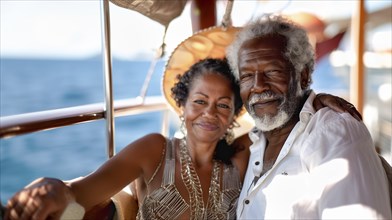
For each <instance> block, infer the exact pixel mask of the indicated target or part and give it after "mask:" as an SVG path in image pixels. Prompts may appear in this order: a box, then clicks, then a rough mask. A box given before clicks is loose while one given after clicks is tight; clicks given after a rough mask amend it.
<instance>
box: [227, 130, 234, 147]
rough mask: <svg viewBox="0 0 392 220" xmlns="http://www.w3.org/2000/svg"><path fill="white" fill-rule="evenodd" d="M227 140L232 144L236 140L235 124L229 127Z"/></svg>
mask: <svg viewBox="0 0 392 220" xmlns="http://www.w3.org/2000/svg"><path fill="white" fill-rule="evenodd" d="M225 139H226V142H227V143H228V144H229V145H230V144H231V143H233V141H234V132H233V126H232V125H230V127H229V128H228V129H227V132H226V135H225Z"/></svg>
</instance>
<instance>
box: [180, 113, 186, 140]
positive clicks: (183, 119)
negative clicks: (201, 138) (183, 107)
mask: <svg viewBox="0 0 392 220" xmlns="http://www.w3.org/2000/svg"><path fill="white" fill-rule="evenodd" d="M180 120H181V126H180V131H181V133H182V135H183V137H185V136H186V133H187V132H186V126H185V118H184V116H182V115H181V116H180Z"/></svg>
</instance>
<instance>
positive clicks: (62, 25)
mask: <svg viewBox="0 0 392 220" xmlns="http://www.w3.org/2000/svg"><path fill="white" fill-rule="evenodd" d="M315 2H318V4H321V6H320V5H318V6H315ZM355 4H356V1H354V0H347V1H334V0H332V1H326V0H324V1H322V0H320V1H283V0H282V1H266V0H264V1H260V0H259V1H256V0H237V1H235V3H234V9H233V12H232V20H233V25H235V26H241V25H243V24H244V23H246V21H248V20H249V19H250V18H251V17H252V14H260V13H264V12H268V13H270V12H276V11H280V10H282V9H283V11H284V12H289V13H290V12H293V11H296V10H302V11H308V12H312V11H314V10H315V9H322V10H318V11H317V13H318V16H319V17H320V18H328V17H329V16H335V17H342V18H344V17H347V16H350V14H351V13H352V12H353V9H354V8H355ZM386 5H389V6H391V3H390V1H389V0H368V1H367V8H368V9H369V10H375V9H377V8H380V7H385V6H386ZM224 7H225V1H218V9H220V10H219V11H220V13H218V20H221V19H220V18H222V16H223V13H222V11H223V10H222V9H223V8H224ZM100 11H101V2H100V1H98V0H79V1H76V0H52V1H38V0H0V56H1V57H44V58H88V57H94V56H98V55H100V53H101V48H102V42H101V39H102V38H101V35H102V30H101V17H100ZM188 15H189V5H188V6H187V7H186V9H185V10H184V12H183V14H182V16H180V17H179V18H176V19H175V20H173V21H172V23H171V24H170V26H169V30H168V33H167V37H166V44H167V50H166V51H167V52H169V53H170V52H171V51H172V50H173V49H174V48H175V47H176V46H177V45H178V44H179V43H180V42H181V41H183V40H185V39H186V38H187V37H189V36H190V35H191V34H192V30H191V25H190V18H189V16H188ZM110 19H111V42H112V53H113V56H114V57H117V58H123V59H145V58H147V59H149V58H151V57H153V56H154V55H155V51H156V49H157V48H159V46H160V45H161V42H162V37H163V31H164V27H163V26H162V25H160V24H159V23H157V22H155V21H152V20H150V19H149V18H146V17H144V16H142V15H140V14H139V13H137V12H134V11H131V10H128V9H124V8H121V7H118V6H116V5H114V4H112V3H110ZM389 32H390V30H389ZM389 36H390V33H389Z"/></svg>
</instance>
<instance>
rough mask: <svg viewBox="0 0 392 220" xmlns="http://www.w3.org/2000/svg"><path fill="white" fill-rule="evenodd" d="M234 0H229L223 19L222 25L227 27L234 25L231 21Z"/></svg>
mask: <svg viewBox="0 0 392 220" xmlns="http://www.w3.org/2000/svg"><path fill="white" fill-rule="evenodd" d="M233 4H234V0H227V5H226V10H225V14H224V15H223V19H222V26H223V27H225V28H227V27H229V26H231V25H232V21H231V11H232V10H233Z"/></svg>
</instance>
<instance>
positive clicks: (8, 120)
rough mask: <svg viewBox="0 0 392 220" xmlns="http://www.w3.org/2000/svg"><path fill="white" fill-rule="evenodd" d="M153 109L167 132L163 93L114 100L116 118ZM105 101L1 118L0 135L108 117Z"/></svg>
mask: <svg viewBox="0 0 392 220" xmlns="http://www.w3.org/2000/svg"><path fill="white" fill-rule="evenodd" d="M153 111H163V112H164V116H163V120H162V129H161V132H162V133H163V134H167V131H168V121H169V120H168V118H169V111H170V109H169V108H168V105H167V103H166V101H165V99H164V98H163V97H162V96H148V97H146V98H145V99H144V101H143V102H141V99H139V98H132V99H121V100H116V101H114V104H113V117H114V118H115V117H120V116H128V115H136V114H141V113H148V112H153ZM105 112H106V111H105V110H104V103H95V104H89V105H81V106H75V107H69V108H61V109H54V110H47V111H39V112H32V113H25V114H19V115H12V116H4V117H1V118H0V138H10V137H14V136H17V135H22V134H28V133H33V132H38V131H43V130H49V129H54V128H59V127H64V126H69V125H74V124H80V123H85V122H92V121H96V120H100V119H104V118H105Z"/></svg>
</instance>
